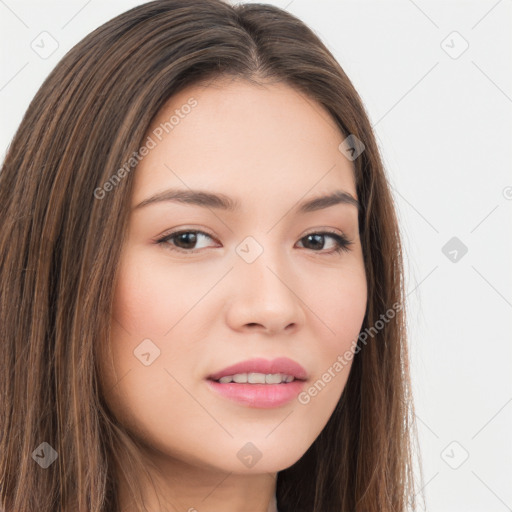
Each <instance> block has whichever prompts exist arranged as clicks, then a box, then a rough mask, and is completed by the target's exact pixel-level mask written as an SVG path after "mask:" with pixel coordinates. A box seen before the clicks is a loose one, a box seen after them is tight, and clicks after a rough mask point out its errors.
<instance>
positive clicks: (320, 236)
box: [299, 231, 353, 254]
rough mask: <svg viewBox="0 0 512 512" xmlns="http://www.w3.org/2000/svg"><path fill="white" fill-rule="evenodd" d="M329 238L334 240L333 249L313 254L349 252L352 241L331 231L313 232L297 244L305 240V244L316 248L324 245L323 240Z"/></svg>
mask: <svg viewBox="0 0 512 512" xmlns="http://www.w3.org/2000/svg"><path fill="white" fill-rule="evenodd" d="M326 238H331V239H332V240H334V249H332V250H330V251H317V250H315V251H314V252H321V253H326V254H337V253H340V252H342V251H346V252H348V251H350V248H349V246H350V245H351V244H352V243H353V242H352V241H350V240H348V239H347V238H346V237H345V236H343V235H340V234H339V233H334V232H331V231H320V232H314V233H309V234H307V235H306V236H304V237H302V238H301V239H300V240H299V242H302V241H303V240H306V244H312V245H313V247H315V246H316V247H317V248H318V246H319V245H322V246H323V245H324V242H325V239H326Z"/></svg>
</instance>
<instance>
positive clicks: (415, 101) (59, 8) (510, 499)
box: [0, 0, 512, 512]
mask: <svg viewBox="0 0 512 512" xmlns="http://www.w3.org/2000/svg"><path fill="white" fill-rule="evenodd" d="M140 3H143V2H139V1H128V0H123V1H112V0H111V1H109V2H108V3H107V2H100V1H99V0H89V1H88V2H87V1H86V0H66V1H61V2H57V1H45V2H44V3H42V2H36V1H31V2H21V1H16V0H0V38H1V42H2V50H1V66H0V109H1V123H0V130H1V131H0V151H1V157H2V160H3V157H4V156H5V151H6V149H7V146H8V144H9V142H10V140H11V138H12V136H13V135H14V132H15V130H16V128H17V126H18V124H19V123H20V121H21V118H22V116H23V114H24V112H25V110H26V108H27V107H28V104H29V102H30V100H31V99H32V97H33V95H34V94H35V93H36V91H37V89H38V88H39V86H40V85H41V83H42V82H43V80H44V78H45V77H46V76H47V75H48V73H49V72H50V71H51V69H53V67H54V66H55V65H56V64H57V62H58V61H59V60H60V59H61V57H62V56H63V55H64V54H65V53H66V52H67V51H68V50H69V49H70V48H71V47H72V46H74V45H75V44H76V43H77V42H78V41H79V40H81V39H82V38H83V37H84V36H85V35H86V34H88V33H89V32H90V31H92V30H93V29H95V28H96V27H98V26H99V25H101V24H103V23H104V22H106V21H107V20H109V19H111V18H112V17H114V16H115V15H117V14H119V13H121V12H123V11H126V10H128V9H129V8H131V7H134V6H136V5H139V4H140ZM268 3H272V4H274V5H277V6H279V7H282V8H286V9H287V10H288V11H289V12H291V13H293V14H295V15H297V16H298V17H299V18H301V19H302V20H303V21H304V22H305V23H306V24H308V25H309V26H310V27H311V28H312V29H313V30H314V31H315V32H316V33H317V34H318V35H319V36H320V38H321V39H322V40H323V41H324V42H325V43H326V45H327V46H328V48H329V49H330V50H331V51H332V52H333V54H334V55H335V57H336V58H337V59H338V61H339V62H340V64H341V65H342V67H343V68H344V70H345V71H346V73H347V74H348V76H349V77H350V79H351V80H352V82H353V83H354V85H355V87H356V89H357V90H358V91H359V93H360V95H361V97H362V98H363V101H364V103H365V106H366V108H367V111H368V114H369V116H370V120H371V122H372V125H373V127H374V129H375V132H376V136H377V140H378V142H379V146H380V148H381V152H382V155H383V158H384V162H385V165H386V171H387V173H388V177H389V180H390V183H391V184H392V186H393V193H394V196H395V199H396V205H397V208H398V211H399V217H400V223H401V229H402V234H403V239H404V243H405V250H406V255H405V256H406V261H405V263H406V269H407V272H406V274H407V275H406V279H407V289H408V291H409V295H408V299H409V304H408V306H409V335H410V347H411V360H412V369H411V370H412V377H413V384H414V393H415V400H416V409H417V421H418V428H419V433H420V447H421V453H422V460H423V476H424V480H423V482H422V484H421V485H420V487H421V486H423V488H424V493H425V496H426V509H427V510H429V511H433V512H441V511H446V512H455V511H461V512H462V511H464V512H470V511H482V512H483V511H485V512H504V511H506V510H512V469H511V468H512V435H511V434H510V432H511V431H512V429H511V426H512V379H511V373H512V372H511V369H512V368H511V367H512V348H511V331H512V329H511V327H512V326H511V319H512V172H511V162H512V149H511V148H512V144H511V143H512V139H511V132H512V129H511V128H512V115H511V114H512V71H511V63H512V55H511V54H512V30H511V27H512V25H511V19H512V1H511V0H499V1H498V0H490V1H487V0H486V1H464V2H462V1H458V2H455V1H451V2H447V1H443V2H440V1H436V2H433V1H431V2H428V1H426V0H415V1H412V0H400V1H382V0H381V1H361V0H360V1H345V0H343V1H339V0H338V1H326V0H322V1H317V2H313V1H311V0H310V1H307V0H292V1H290V0H282V1H278V0H275V1H269V2H268ZM44 31H46V32H48V33H49V34H51V38H53V39H54V40H55V41H56V42H57V43H58V48H57V50H56V51H55V52H54V53H53V54H52V55H50V56H48V58H41V57H40V56H39V55H38V53H37V52H36V51H34V50H33V49H32V47H31V44H32V46H36V45H37V44H39V45H40V47H42V46H43V44H42V43H41V38H42V37H45V38H47V39H46V40H45V41H46V44H45V45H44V46H45V48H47V49H51V44H52V40H51V39H48V38H49V36H48V35H43V36H40V34H41V33H42V32H44ZM454 31H456V32H458V33H459V34H460V36H457V35H456V34H455V35H454V34H453V32H454ZM464 40H465V41H466V42H467V43H465V42H464ZM57 43H54V44H55V45H56V44H57ZM465 44H468V45H469V46H468V48H467V50H466V51H464V52H463V53H461V54H460V55H459V53H460V52H461V51H462V50H463V49H464V47H465ZM40 51H42V50H40ZM48 51H49V50H48ZM453 237H457V239H458V240H457V241H455V244H458V246H457V245H455V246H453V247H452V246H448V248H447V249H445V251H444V252H446V253H447V254H448V256H446V255H445V254H444V252H443V247H444V246H445V244H447V243H448V241H449V240H451V239H452V238H453ZM461 243H463V244H464V245H465V246H466V247H467V249H468V252H467V253H466V254H464V255H462V252H461V250H460V247H461V245H460V244H461ZM454 250H455V251H456V253H455V252H453V251H454ZM454 258H455V259H456V261H452V259H454ZM466 457H467V459H466V460H464V459H465V458H466Z"/></svg>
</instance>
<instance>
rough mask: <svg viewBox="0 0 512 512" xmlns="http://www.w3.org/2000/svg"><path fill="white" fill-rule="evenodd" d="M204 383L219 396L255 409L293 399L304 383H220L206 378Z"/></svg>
mask: <svg viewBox="0 0 512 512" xmlns="http://www.w3.org/2000/svg"><path fill="white" fill-rule="evenodd" d="M206 383H207V385H208V386H209V387H210V389H211V390H213V391H214V392H215V393H218V394H219V395H220V396H222V397H224V398H227V399H228V400H232V401H234V402H237V403H239V404H241V405H245V406H249V407H254V408H257V409H273V408H275V407H281V406H282V405H285V404H287V403H288V402H291V401H292V400H293V399H295V398H296V397H297V395H298V394H299V393H300V392H301V391H302V390H303V388H304V386H305V385H306V381H304V380H294V381H292V382H287V383H282V384H236V383H235V382H229V383H227V384H221V383H220V382H217V381H215V380H207V381H206Z"/></svg>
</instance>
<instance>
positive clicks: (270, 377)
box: [219, 373, 295, 384]
mask: <svg viewBox="0 0 512 512" xmlns="http://www.w3.org/2000/svg"><path fill="white" fill-rule="evenodd" d="M293 380H295V378H294V377H293V376H291V375H285V374H284V373H267V374H265V373H237V374H236V375H226V376H225V377H221V378H220V379H219V382H220V383H221V384H228V383H229V382H236V383H237V384H247V383H249V384H281V383H283V382H285V383H286V382H292V381H293Z"/></svg>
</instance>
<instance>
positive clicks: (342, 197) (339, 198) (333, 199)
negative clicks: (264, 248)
mask: <svg viewBox="0 0 512 512" xmlns="http://www.w3.org/2000/svg"><path fill="white" fill-rule="evenodd" d="M168 201H171V202H178V203H184V204H191V205H195V206H201V207H204V208H215V209H218V210H226V211H229V212H236V211H238V210H239V209H240V202H239V201H237V200H235V199H233V198H231V197H229V196H227V195H225V194H221V193H212V192H206V191H203V190H192V189H189V190H184V189H168V190H165V191H163V192H160V193H158V194H155V195H153V196H151V197H148V198H147V199H144V200H143V201H141V202H140V203H139V204H138V205H136V206H135V207H134V208H133V209H134V210H136V209H139V208H143V207H144V206H148V205H150V204H155V203H161V202H168ZM337 204H349V205H353V206H355V207H356V208H357V210H358V211H359V210H360V209H361V204H360V203H359V201H358V200H357V199H355V198H354V197H352V195H351V194H349V193H348V192H345V191H343V190H336V191H334V192H333V193H331V194H329V195H325V196H320V197H315V198H313V199H308V200H306V201H303V202H302V203H300V204H299V205H298V206H297V207H296V209H297V212H298V213H309V212H314V211H317V210H323V209H324V208H329V207H330V206H334V205H337Z"/></svg>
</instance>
